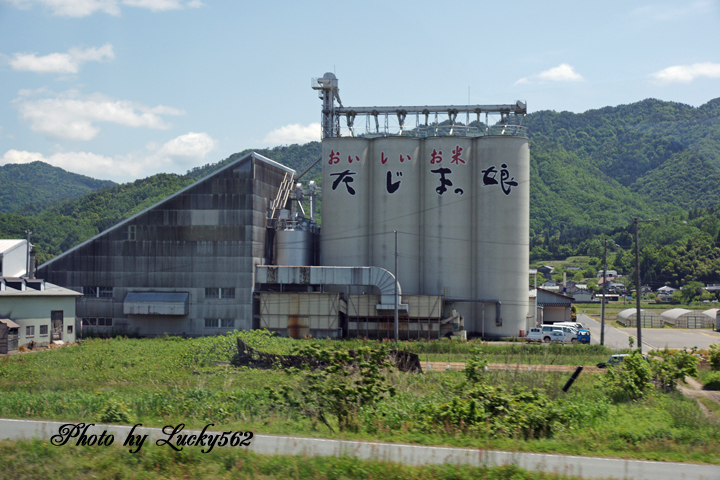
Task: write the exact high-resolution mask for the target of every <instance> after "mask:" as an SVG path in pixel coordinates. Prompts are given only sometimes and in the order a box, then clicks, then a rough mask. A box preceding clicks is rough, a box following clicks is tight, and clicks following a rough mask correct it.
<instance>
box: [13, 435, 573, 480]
mask: <svg viewBox="0 0 720 480" xmlns="http://www.w3.org/2000/svg"><path fill="white" fill-rule="evenodd" d="M198 450H199V449H197V448H187V449H185V450H184V451H182V452H174V451H173V450H171V449H168V448H161V447H157V446H154V445H153V446H149V447H146V448H144V449H142V450H140V451H139V452H138V453H136V454H128V453H127V452H126V450H125V449H122V448H119V447H115V446H111V447H104V448H102V449H97V448H94V449H93V448H83V447H72V446H64V447H54V446H51V445H48V444H47V443H46V442H42V441H39V440H35V441H16V442H10V441H5V442H0V478H8V479H10V478H12V479H13V480H35V479H37V480H47V479H52V478H73V479H75V480H86V479H88V480H89V479H112V480H118V479H143V480H145V479H148V480H152V479H187V478H213V479H236V480H244V479H262V480H276V479H277V480H280V479H282V480H285V479H295V480H304V479H308V480H323V479H328V480H330V479H333V480H334V479H338V480H339V479H347V480H352V479H358V480H372V479H378V480H379V479H383V480H385V479H395V480H401V479H402V480H404V479H407V480H425V479H437V480H445V479H447V480H458V479H467V478H474V479H493V480H560V479H567V480H571V479H575V478H578V477H575V476H564V475H556V474H546V473H539V472H531V471H526V470H522V469H520V468H518V467H515V466H512V465H510V466H505V467H491V468H481V467H468V466H457V465H438V466H424V467H410V466H405V465H399V464H394V463H388V462H378V461H363V460H357V459H354V458H347V457H340V458H336V457H292V456H264V455H257V454H254V453H252V452H247V451H243V450H240V449H219V450H213V451H212V452H210V453H208V454H203V453H200V452H199V451H198Z"/></svg>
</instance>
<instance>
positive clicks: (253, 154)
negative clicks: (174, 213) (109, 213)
mask: <svg viewBox="0 0 720 480" xmlns="http://www.w3.org/2000/svg"><path fill="white" fill-rule="evenodd" d="M253 158H254V159H255V160H258V161H261V162H264V163H267V164H268V165H272V166H273V167H276V168H279V169H281V170H285V171H286V172H288V173H292V174H294V173H295V170H293V169H292V168H289V167H286V166H285V165H283V164H281V163H278V162H276V161H274V160H270V159H269V158H267V157H263V156H262V155H260V154H259V153H256V152H250V153H248V154H247V155H243V156H242V157H241V158H239V159H237V160H235V161H234V162H230V163H228V164H227V165H225V166H224V167H222V168H220V169H218V170H215V171H214V172H212V173H211V174H209V175H206V176H204V177H202V178H201V179H200V180H198V181H197V182H193V183H191V184H190V185H188V186H187V187H185V188H183V189H181V190H178V191H177V192H175V193H173V194H172V195H170V196H168V197H165V198H164V199H162V200H160V201H159V202H157V203H155V204H154V205H151V206H149V207H148V208H146V209H145V210H143V211H142V212H139V213H136V214H135V215H133V216H132V217H130V218H127V219H125V220H123V221H122V222H120V223H118V224H115V225H114V226H112V227H110V228H108V229H107V230H103V231H102V232H100V233H98V234H97V235H95V236H94V237H92V238H90V239H88V240H85V241H84V242H82V243H81V244H79V245H76V246H74V247H73V248H71V249H70V250H68V251H67V252H64V253H61V254H60V255H58V256H57V257H55V258H53V259H52V260H49V261H47V262H45V263H43V264H42V265H40V266H39V267H38V270H39V269H41V268H43V267H45V266H46V265H50V264H51V263H53V262H54V261H56V260H58V259H60V258H62V257H64V256H65V255H69V254H70V253H71V252H74V251H75V250H77V249H79V248H81V247H84V246H85V245H87V244H89V243H90V242H93V241H94V240H96V239H98V238H100V237H102V236H103V235H105V234H107V233H108V232H112V231H114V230H117V229H119V228H121V227H122V226H123V225H125V224H127V223H130V222H132V221H133V220H135V219H136V218H137V217H139V216H140V215H143V214H145V213H147V212H149V211H150V210H152V209H153V208H155V207H157V206H158V205H162V204H163V203H165V202H168V201H170V200H172V199H173V198H175V197H177V196H179V195H180V194H182V193H183V192H185V191H186V190H190V189H191V188H195V187H196V186H197V185H198V184H199V183H202V182H204V181H206V180H208V179H210V178H212V177H214V176H215V175H218V174H219V173H220V172H224V171H225V170H229V169H231V168H236V167H237V166H239V165H240V164H242V163H245V162H247V161H250V160H251V159H253Z"/></svg>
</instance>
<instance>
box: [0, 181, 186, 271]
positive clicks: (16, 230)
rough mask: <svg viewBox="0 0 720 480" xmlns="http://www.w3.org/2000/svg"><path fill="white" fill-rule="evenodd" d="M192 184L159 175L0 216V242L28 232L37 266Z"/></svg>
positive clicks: (19, 236)
mask: <svg viewBox="0 0 720 480" xmlns="http://www.w3.org/2000/svg"><path fill="white" fill-rule="evenodd" d="M192 182H193V179H191V178H188V177H186V176H179V175H170V174H165V173H161V174H158V175H153V176H152V177H148V178H146V179H143V180H136V181H135V182H132V183H124V184H122V185H116V186H114V187H106V188H103V189H100V190H97V191H94V192H92V193H89V194H87V195H85V196H83V197H82V198H80V199H78V200H75V201H72V202H65V203H61V204H59V205H55V206H53V205H44V206H43V207H41V208H39V207H34V208H33V210H34V214H24V215H23V214H18V213H5V214H0V238H25V233H24V231H25V230H26V229H30V230H31V231H32V232H33V235H32V238H31V242H32V243H33V244H35V252H36V256H37V259H38V262H39V263H44V262H45V261H47V260H50V259H51V258H52V257H54V256H56V255H59V254H60V253H62V252H64V251H66V250H69V249H70V248H72V247H74V246H75V245H77V244H79V243H81V242H84V241H85V240H87V239H88V238H91V237H93V236H95V235H97V234H98V233H100V232H102V231H103V230H105V229H107V228H109V227H111V226H113V225H115V224H116V223H118V222H120V221H121V220H123V219H125V218H128V217H130V216H132V215H134V214H136V213H138V212H140V211H142V210H144V209H145V208H147V207H149V206H151V205H153V204H154V203H156V202H158V201H160V200H162V199H163V198H165V197H167V196H168V195H170V194H172V193H174V192H176V191H178V190H180V189H181V188H184V187H186V186H187V185H190V184H191V183H192ZM26 208H27V207H26Z"/></svg>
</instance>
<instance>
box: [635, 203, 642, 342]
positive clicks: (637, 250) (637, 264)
mask: <svg viewBox="0 0 720 480" xmlns="http://www.w3.org/2000/svg"><path fill="white" fill-rule="evenodd" d="M638 223H639V222H638V219H637V217H635V305H636V317H635V318H636V319H637V342H638V350H640V353H642V327H641V325H642V321H641V320H640V295H641V292H640V291H641V290H642V289H641V288H640V245H639V244H638V241H639V236H638Z"/></svg>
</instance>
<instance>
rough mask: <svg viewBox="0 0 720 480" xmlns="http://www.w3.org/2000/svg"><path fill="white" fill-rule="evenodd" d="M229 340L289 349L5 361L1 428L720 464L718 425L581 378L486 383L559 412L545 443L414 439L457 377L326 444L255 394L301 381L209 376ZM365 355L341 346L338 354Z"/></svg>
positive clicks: (547, 356) (592, 350) (364, 417)
mask: <svg viewBox="0 0 720 480" xmlns="http://www.w3.org/2000/svg"><path fill="white" fill-rule="evenodd" d="M238 335H245V337H244V338H245V340H247V341H248V342H249V343H251V344H252V346H254V347H257V348H261V349H263V350H265V351H270V352H275V353H289V352H290V351H292V346H293V345H294V344H297V343H294V342H297V341H293V342H290V341H288V339H279V338H275V337H267V336H264V335H262V334H258V333H252V334H250V333H243V334H240V333H236V334H232V335H226V336H220V337H209V338H201V339H182V338H173V337H168V338H158V339H152V340H150V339H120V338H116V339H106V340H87V341H84V342H82V344H81V345H79V346H76V347H66V348H61V349H58V350H53V351H45V352H39V353H32V354H24V355H19V356H15V357H9V358H8V357H3V358H2V359H0V416H3V417H14V418H37V419H47V420H61V421H83V422H97V421H98V420H99V419H100V418H101V417H102V413H103V412H104V411H107V408H108V406H116V405H121V406H123V407H126V408H127V410H128V412H129V413H130V414H131V415H132V417H133V420H134V421H137V422H139V423H143V424H144V425H146V426H155V427H162V426H165V425H170V424H178V423H185V424H186V425H187V426H188V428H202V427H203V426H205V425H206V424H208V423H215V425H216V426H217V427H216V428H222V429H223V430H229V429H233V430H243V431H245V430H252V431H254V432H256V433H277V434H294V435H306V436H326V437H333V436H335V437H342V438H356V439H367V440H373V439H374V440H384V441H391V442H414V443H422V444H435V445H457V446H467V447H481V448H507V449H514V450H527V451H547V452H565V453H575V454H593V455H613V456H624V457H636V458H658V459H666V460H675V461H685V460H691V461H692V460H694V461H704V462H709V463H720V425H718V424H717V422H713V421H712V420H708V419H706V418H704V417H703V416H702V415H700V414H699V409H698V407H697V404H696V403H695V402H691V401H687V400H685V399H684V398H683V397H681V396H679V395H676V394H672V395H665V394H660V393H656V394H654V395H653V396H651V397H650V398H649V399H647V400H642V401H639V402H631V403H624V404H618V405H615V404H611V403H610V402H609V400H608V398H607V396H606V395H605V393H604V391H603V390H602V389H600V388H598V387H597V386H596V384H595V380H594V377H593V375H589V374H581V375H580V377H579V378H578V380H577V381H576V382H575V384H574V385H573V386H572V388H571V389H570V390H569V391H568V393H565V392H563V391H562V387H563V385H564V384H565V382H566V381H567V379H568V377H569V374H560V373H539V372H536V371H530V372H528V371H522V370H513V371H508V372H505V371H489V372H485V373H484V375H486V377H485V380H486V381H487V382H488V383H490V384H492V385H503V386H504V388H506V389H507V390H508V391H513V390H516V389H520V388H524V389H526V390H532V389H540V390H541V391H543V392H545V394H546V395H547V396H548V397H549V398H550V399H551V400H552V401H554V402H557V404H558V405H559V406H560V407H561V408H563V409H565V410H566V411H567V412H568V415H567V418H568V422H567V424H566V425H564V427H563V428H561V429H560V430H559V431H558V433H557V434H556V435H554V436H553V437H552V438H545V439H535V440H532V439H531V440H524V439H519V438H516V437H514V436H513V432H507V434H506V435H500V436H498V435H483V434H479V433H478V432H475V433H468V432H465V431H463V429H452V428H441V427H443V426H438V428H437V429H436V430H434V431H428V430H427V429H423V428H420V427H419V425H420V420H421V419H419V417H418V412H419V411H420V410H421V409H422V407H423V406H424V405H427V404H430V403H441V402H449V401H451V400H452V398H453V396H454V392H455V390H456V386H457V385H458V384H459V383H460V382H461V381H462V380H463V379H464V377H463V374H462V372H455V371H449V372H442V373H436V374H404V373H401V372H397V371H393V372H391V373H389V374H388V378H387V380H388V381H389V382H390V383H391V384H392V385H393V386H394V387H395V388H396V390H397V392H398V393H397V395H396V396H395V397H394V398H392V399H390V400H387V401H384V402H381V403H379V404H378V405H377V406H376V407H372V408H366V409H361V410H359V411H358V412H357V415H358V420H359V425H360V428H359V429H358V431H356V432H340V433H333V432H331V431H330V430H329V429H328V428H327V427H326V426H324V425H322V424H319V423H318V422H316V421H314V420H313V419H312V418H307V417H303V416H302V415H300V414H299V413H298V412H297V411H294V410H289V409H283V408H279V407H278V405H276V404H274V403H273V402H272V401H270V399H269V396H268V394H267V391H266V390H265V387H273V388H279V387H281V386H283V385H287V386H288V387H290V388H296V387H297V386H298V385H299V382H300V381H301V376H300V375H298V374H292V375H290V374H287V373H284V372H282V371H279V370H266V371H261V370H253V369H249V368H246V367H241V368H235V367H232V366H230V365H223V364H220V365H218V364H217V362H227V361H229V360H230V359H231V358H232V356H233V355H234V354H235V350H236V341H237V337H238ZM253 342H254V343H253ZM411 343H414V344H415V345H414V347H415V348H417V349H418V351H421V350H423V349H424V350H425V352H426V353H424V354H425V355H433V354H434V355H441V354H446V353H442V352H443V350H444V349H447V350H449V351H450V352H454V354H458V355H468V356H470V355H471V353H472V352H477V351H480V352H487V357H488V358H495V359H497V360H495V361H500V362H507V363H533V362H534V363H540V362H544V363H552V362H555V363H559V359H561V358H563V359H571V360H570V361H571V362H573V363H585V362H581V361H579V360H578V359H577V358H576V357H573V355H599V354H600V353H602V355H603V357H605V358H606V355H607V353H606V352H605V353H603V350H602V349H601V348H598V347H597V346H578V347H583V348H577V347H575V346H572V347H569V348H568V347H563V346H552V345H551V346H541V345H540V346H533V345H509V346H505V347H497V346H492V345H482V344H475V345H473V344H472V343H469V344H450V345H449V346H447V345H444V344H443V342H425V343H423V342H411ZM364 344H365V343H364V342H362V341H357V343H356V344H353V343H347V344H346V343H344V342H343V343H342V344H341V346H343V347H345V346H349V347H353V346H355V345H364ZM332 345H334V346H338V343H333V344H332ZM468 345H471V346H468ZM462 349H466V350H462ZM447 350H446V351H447ZM578 352H579V353H578ZM598 352H600V353H598ZM605 358H603V360H604V359H605ZM423 360H424V359H423Z"/></svg>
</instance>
